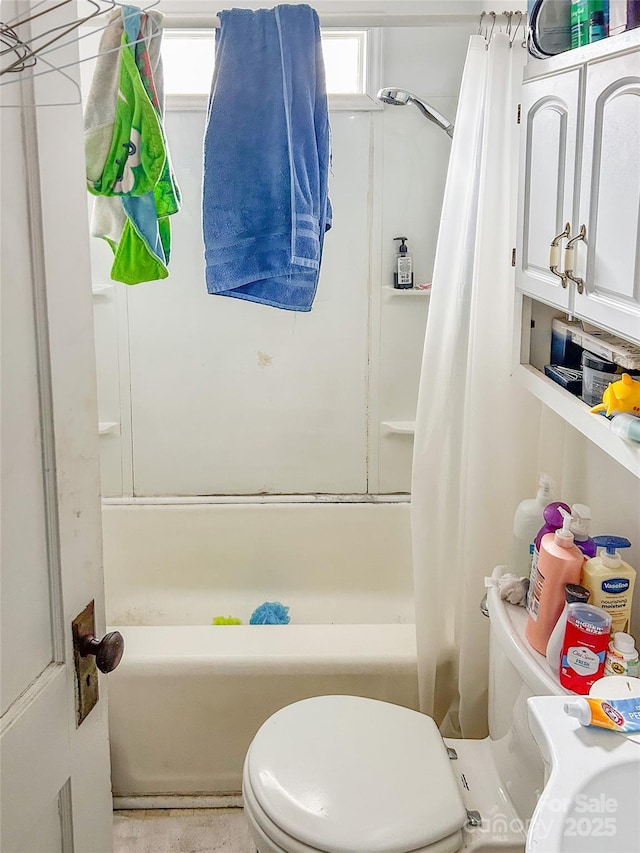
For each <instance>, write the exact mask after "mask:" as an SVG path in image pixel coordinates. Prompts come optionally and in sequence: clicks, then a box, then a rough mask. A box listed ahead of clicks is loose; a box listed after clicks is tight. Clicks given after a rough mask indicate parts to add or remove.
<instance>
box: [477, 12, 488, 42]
mask: <svg viewBox="0 0 640 853" xmlns="http://www.w3.org/2000/svg"><path fill="white" fill-rule="evenodd" d="M486 16H487V13H486V12H480V21H479V22H478V35H479V36H481V35H482V22H483V20H484V19H485V18H486Z"/></svg>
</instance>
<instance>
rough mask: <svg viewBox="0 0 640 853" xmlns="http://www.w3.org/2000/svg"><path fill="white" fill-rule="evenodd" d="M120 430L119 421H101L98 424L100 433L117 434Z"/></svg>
mask: <svg viewBox="0 0 640 853" xmlns="http://www.w3.org/2000/svg"><path fill="white" fill-rule="evenodd" d="M119 431H120V424H119V423H118V422H117V421H100V423H99V424H98V435H115V434H117V433H118V432H119Z"/></svg>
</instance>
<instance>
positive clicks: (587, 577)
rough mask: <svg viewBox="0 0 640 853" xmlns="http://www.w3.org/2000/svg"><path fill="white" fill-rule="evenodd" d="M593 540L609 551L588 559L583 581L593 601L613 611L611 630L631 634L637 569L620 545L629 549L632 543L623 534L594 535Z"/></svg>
mask: <svg viewBox="0 0 640 853" xmlns="http://www.w3.org/2000/svg"><path fill="white" fill-rule="evenodd" d="M593 541H594V542H595V543H596V545H597V546H598V547H602V548H604V549H605V550H604V551H602V552H601V553H600V554H599V555H598V556H596V557H592V558H591V559H590V560H587V561H586V562H585V564H584V565H583V567H582V577H581V580H580V583H581V584H582V586H585V587H586V588H587V589H588V590H589V592H590V593H591V596H590V598H589V601H590V603H591V604H593V605H595V606H596V607H601V608H602V609H603V610H606V611H607V613H610V614H611V619H612V625H611V633H612V634H614V633H615V632H616V631H624V632H625V633H628V632H629V620H630V618H631V602H632V600H633V586H634V584H635V581H636V570H635V569H634V568H633V566H630V565H629V563H625V561H624V560H623V559H622V557H621V556H620V554H619V553H618V551H616V548H629V547H630V545H631V542H629V540H628V539H624V538H622V537H620V536H594V537H593Z"/></svg>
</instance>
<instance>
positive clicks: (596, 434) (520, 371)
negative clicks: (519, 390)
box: [515, 364, 640, 477]
mask: <svg viewBox="0 0 640 853" xmlns="http://www.w3.org/2000/svg"><path fill="white" fill-rule="evenodd" d="M515 376H516V378H517V379H518V381H519V382H521V383H522V385H523V386H524V387H525V388H526V389H527V390H528V391H530V392H531V393H532V394H533V395H534V396H535V397H537V398H538V399H539V400H541V401H542V402H543V403H544V404H545V406H548V407H549V408H550V409H552V410H553V411H554V412H556V414H558V415H560V417H561V418H564V420H565V421H567V422H568V423H569V424H571V426H573V427H575V428H576V429H577V430H578V432H581V433H582V435H584V436H586V437H587V438H588V439H589V440H590V441H592V442H593V443H594V444H597V445H598V447H600V448H602V450H603V451H604V452H605V453H607V454H608V455H609V456H611V458H612V459H615V460H616V461H617V462H619V463H620V464H621V465H623V466H624V467H625V468H626V469H627V470H628V471H631V473H632V474H634V475H635V476H636V477H640V445H634V444H632V443H630V442H627V441H625V440H624V439H622V438H620V437H619V436H617V435H616V434H615V433H614V432H612V431H611V424H610V422H609V421H608V420H607V419H606V418H604V417H602V415H593V414H591V412H590V411H589V406H587V405H586V403H583V402H582V400H580V399H579V398H578V397H574V395H573V394H570V393H569V392H568V391H565V389H564V388H561V387H560V386H559V385H558V384H556V383H555V382H553V381H552V380H551V379H549V378H548V377H547V376H545V375H544V374H542V373H540V371H538V370H536V369H535V368H534V367H531V365H529V364H521V365H519V366H518V367H517V368H516V371H515Z"/></svg>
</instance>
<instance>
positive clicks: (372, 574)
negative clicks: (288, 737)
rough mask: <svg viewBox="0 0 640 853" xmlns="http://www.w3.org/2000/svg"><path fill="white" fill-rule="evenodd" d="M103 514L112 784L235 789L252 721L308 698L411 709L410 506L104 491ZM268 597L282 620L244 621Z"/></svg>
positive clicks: (132, 790) (192, 792) (145, 788)
mask: <svg viewBox="0 0 640 853" xmlns="http://www.w3.org/2000/svg"><path fill="white" fill-rule="evenodd" d="M103 517H104V554H105V579H106V594H107V615H108V621H109V623H110V625H111V626H113V627H117V629H118V630H120V631H121V632H122V633H123V635H124V637H125V644H126V649H125V657H124V659H123V661H122V663H121V664H120V666H119V667H118V669H117V670H116V671H115V672H114V673H112V674H111V675H110V676H109V716H110V729H111V747H112V778H113V790H114V795H115V796H117V797H121V798H132V797H133V798H135V797H149V796H151V797H154V796H155V797H158V796H164V795H183V796H217V795H222V794H228V793H237V792H238V791H239V790H240V780H241V769H242V761H243V758H244V754H245V751H246V748H247V746H248V744H249V742H250V741H251V738H252V737H253V735H254V733H255V732H256V730H257V729H258V727H259V726H260V725H261V724H262V722H263V721H264V720H265V719H266V718H267V717H268V716H269V715H270V714H272V713H273V712H274V711H276V710H277V709H278V708H281V707H282V706H283V705H287V704H289V703H290V702H295V701H297V700H298V699H303V698H306V697H308V696H313V695H317V694H322V693H355V694H357V695H361V696H371V697H373V698H379V699H386V700H387V701H390V702H396V703H398V704H402V705H406V706H408V707H412V708H415V707H417V671H416V651H415V632H414V626H413V624H412V622H413V600H412V582H411V562H410V537H409V507H408V504H406V503H397V502H396V503H383V502H381V503H364V504H363V503H324V502H314V503H300V502H288V503H274V502H271V501H265V502H255V501H254V502H244V503H216V502H210V503H202V502H201V503H195V502H186V503H170V502H156V503H135V504H109V505H106V506H105V507H104V513H103ZM274 600H278V601H281V602H282V603H283V604H286V605H288V606H289V607H290V617H291V624H289V625H286V626H249V625H247V624H246V623H247V622H248V621H249V616H250V614H251V612H252V611H253V609H254V608H255V607H257V606H258V605H259V604H261V603H262V602H263V601H274ZM217 615H224V616H228V615H232V616H237V617H239V618H241V619H242V620H243V622H244V623H245V624H243V625H242V626H228V627H227V626H211V624H210V623H211V620H212V617H213V616H217ZM140 802H141V803H144V804H146V805H149V802H148V801H145V800H140ZM132 803H135V801H131V800H129V799H127V804H128V805H131V804H132Z"/></svg>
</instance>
